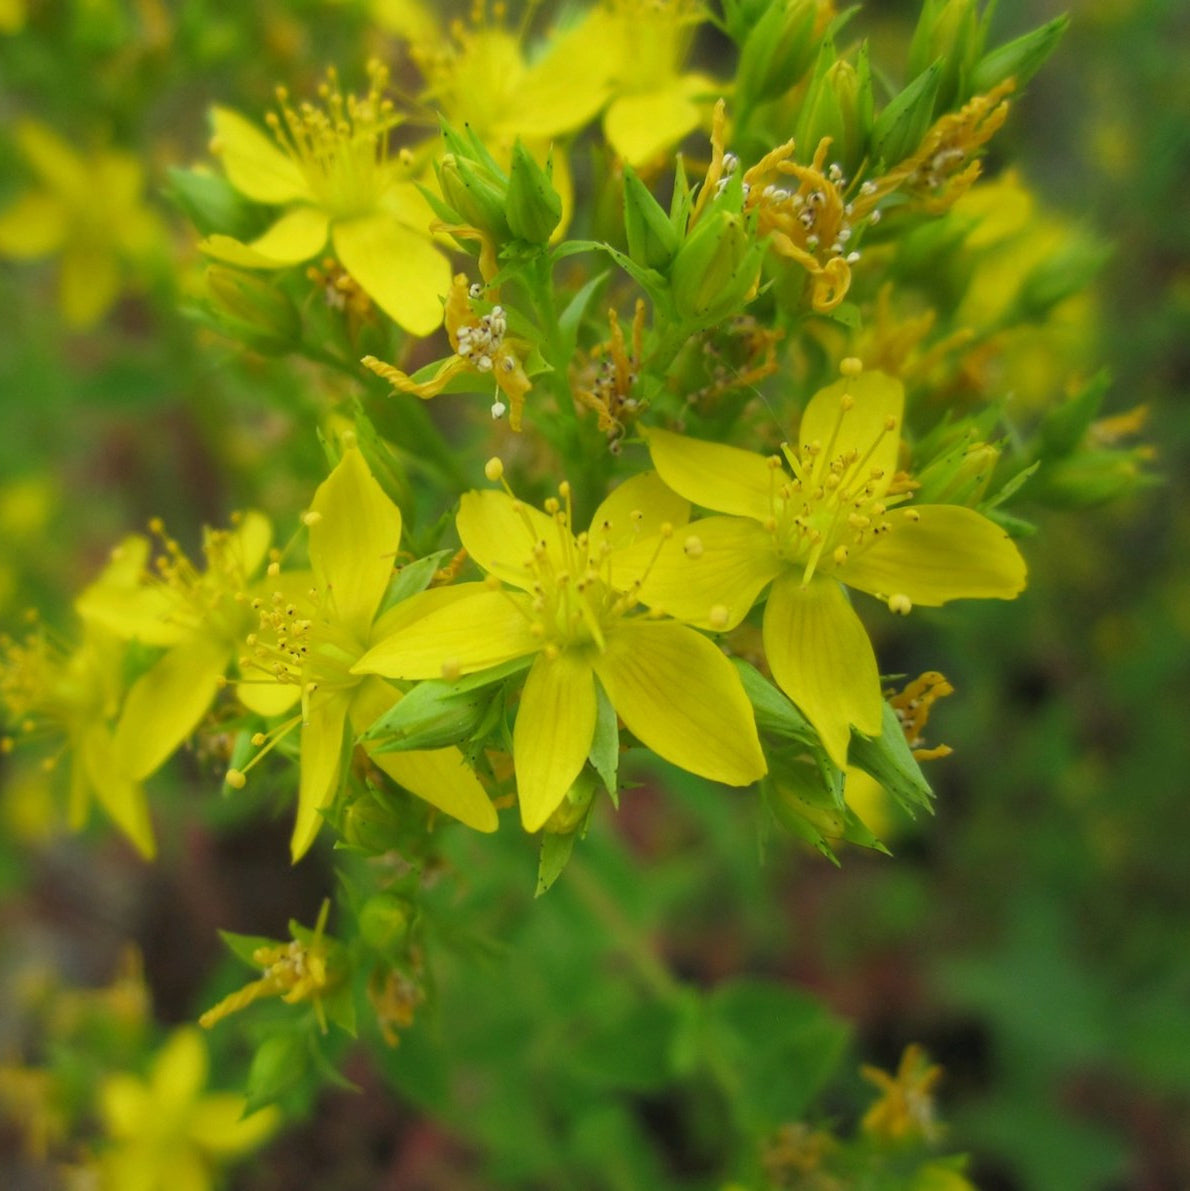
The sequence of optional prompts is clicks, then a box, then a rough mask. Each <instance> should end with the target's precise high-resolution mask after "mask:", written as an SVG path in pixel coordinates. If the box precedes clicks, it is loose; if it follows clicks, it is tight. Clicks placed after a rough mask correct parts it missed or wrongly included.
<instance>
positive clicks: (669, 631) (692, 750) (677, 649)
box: [595, 620, 768, 786]
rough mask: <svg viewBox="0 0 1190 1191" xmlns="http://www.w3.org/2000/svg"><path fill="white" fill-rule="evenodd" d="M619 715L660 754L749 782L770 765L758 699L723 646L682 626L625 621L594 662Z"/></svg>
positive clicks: (705, 773)
mask: <svg viewBox="0 0 1190 1191" xmlns="http://www.w3.org/2000/svg"><path fill="white" fill-rule="evenodd" d="M595 672H596V673H597V674H598V675H599V681H600V682H602V683H603V687H604V689H605V690H606V691H607V695H608V698H609V699H610V700H611V702H612V706H613V707H614V708H615V709H616V712H617V714H618V715H619V716H620V718H621V719H622V720H623V721H624V723H625V724H626V725H627V727H628V730H629V731H630V732H632V734H633V735H634V736H636V737H637V738H638V739H639V740H640V741H641V742H642V743H643V744H645V745H647V746H648V747H649V748H651V749H652V750H653V751H654V752H655V753H656V754H657V755H658V756H659V757H664V758H665V759H666V760H667V761H672V762H673V764H675V765H679V766H681V768H683V769H687V770H689V771H690V772H691V773H697V774H699V775H701V776H702V777H706V778H710V779H711V780H712V781H717V782H726V783H727V784H728V785H730V786H746V785H749V784H750V783H751V782H754V781H757V780H758V779H759V778H761V777H763V776H764V774H765V772H766V770H767V768H768V767H767V766H766V764H765V760H764V754H763V753H762V752H761V749H760V741H759V739H758V738H757V735H756V723H755V719H754V718H753V714H752V706H751V704H750V703H749V702H748V698H747V696H746V695H745V694H744V688H743V686H742V684H741V683H740V679H739V675H738V674H737V673H736V671H735V668H734V667H733V666H732V664H731V663H730V662H729V661H728V660H727V658H726V657H724V655H723V653H722V652H721V651H720V650H719V649H718V648H717V647H716V646H715V645H713V644H712V643H711V642H710V641H708V640H707V639H706V638H705V637H703V636H702V635H701V634H699V633H696V632H695V631H694V630H693V629H688V628H686V627H685V626H683V625H678V624H665V623H658V622H655V621H644V620H638V621H623V622H621V623H620V624H619V625H617V626H616V628H615V631H614V632H612V633H609V635H608V642H607V649H606V650H605V652H604V653H603V654H602V655H601V656H600V657H599V658H597V659H596V661H595Z"/></svg>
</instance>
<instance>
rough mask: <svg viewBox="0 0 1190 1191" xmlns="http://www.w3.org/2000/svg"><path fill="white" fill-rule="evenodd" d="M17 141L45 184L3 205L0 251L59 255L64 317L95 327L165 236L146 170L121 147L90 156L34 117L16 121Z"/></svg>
mask: <svg viewBox="0 0 1190 1191" xmlns="http://www.w3.org/2000/svg"><path fill="white" fill-rule="evenodd" d="M15 140H16V144H17V148H18V149H19V150H20V152H21V155H22V156H23V157H24V158H25V160H26V161H27V162H28V163H29V166H30V168H31V169H32V170H33V172H34V173H35V174H36V175H37V176H38V178H39V179H40V182H41V185H40V187H39V188H38V189H36V190H30V191H27V192H26V193H25V194H23V195H21V196H20V197H19V198H18V199H17V200H16V202H15V203H13V204H12V205H11V206H9V207H7V208H6V209H5V210H4V211H0V256H2V257H10V258H13V259H17V260H35V259H38V258H40V257H46V256H52V255H55V254H58V255H59V256H60V261H59V271H58V303H59V305H60V306H61V309H62V315H63V317H64V318H65V319H66V321H67V322H68V323H70V324H72V325H73V326H76V327H87V326H91V325H92V324H94V323H95V322H97V321H98V320H99V319H100V318H102V317H103V315H104V314H105V313H106V312H107V310H108V308H109V307H110V306H111V304H112V303H113V302H114V301H115V300H116V297H117V296H118V295H119V293H120V290H121V288H122V287H123V286H124V285H125V284H127V283H128V282H129V281H130V280H132V279H133V278H135V276H136V274H137V272H138V270H140V269H141V268H143V266H144V264H145V262H146V260H147V259H148V257H149V256H150V255H151V254H152V252H153V250H154V248H155V246H157V245H158V244H160V243H162V242H163V239H164V233H163V229H162V226H161V223H160V221H159V220H158V218H157V216H156V215H155V214H154V212H153V211H152V210H150V209H149V208H148V207H147V206H146V205H145V202H144V190H145V172H144V169H143V167H142V166H141V164H140V162H139V161H137V159H136V158H135V157H133V156H132V155H131V154H130V153H124V152H121V151H120V150H117V149H107V150H103V151H100V152H97V153H93V154H91V155H89V156H85V157H84V156H82V155H81V154H79V153H77V152H75V150H74V149H72V148H71V147H70V146H69V145H68V144H67V143H66V142H65V141H64V140H62V139H61V138H60V137H59V136H58V135H57V133H55V132H53V131H51V130H50V129H49V128H47V127H46V126H45V125H44V124H39V123H38V122H37V121H35V120H24V121H21V122H20V123H19V124H17V126H16V129H15Z"/></svg>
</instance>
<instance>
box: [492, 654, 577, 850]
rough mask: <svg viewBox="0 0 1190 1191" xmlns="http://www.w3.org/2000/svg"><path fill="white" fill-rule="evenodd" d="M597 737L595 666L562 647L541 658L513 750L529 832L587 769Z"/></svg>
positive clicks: (524, 699) (519, 716) (529, 682)
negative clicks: (584, 764)
mask: <svg viewBox="0 0 1190 1191" xmlns="http://www.w3.org/2000/svg"><path fill="white" fill-rule="evenodd" d="M594 735H595V677H594V675H593V674H592V672H591V664H590V662H588V661H587V660H586V659H585V658H583V657H582V656H581V655H579V654H578V653H575V652H574V651H571V650H564V651H563V652H562V653H560V654H559V655H558V656H557V657H556V658H552V659H551V658H547V657H546V656H545V655H544V654H543V655H542V656H540V657H539V658H538V659H537V660H536V661H535V662H534V663H533V666H532V668H531V669H530V671H529V677H528V678H527V679H526V680H525V689H524V690H523V691H522V692H521V703H520V707H519V709H518V710H517V717H516V727H515V728H514V729H513V734H512V754H513V760H514V762H515V764H516V784H517V798H518V800H519V802H520V804H521V822H522V824H523V825H524V828H525V830H526V831H538V830H540V829H541V828H542V827H543V826H544V825H545V822H546V820H547V819H548V818H549V817H550V815H552V814H553V813H554V811H555V810H557V809H558V806H559V804H560V803H561V801H562V799H563V798H565V797H566V791H567V790H569V789H570V786H571V784H572V783H573V781H574V779H575V778H576V777H578V775H579V773H580V771H581V770H582V768H583V762H584V761H585V760H586V759H587V754H588V753H589V752H590V751H591V740H592V738H593V737H594Z"/></svg>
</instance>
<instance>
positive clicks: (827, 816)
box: [767, 774, 847, 842]
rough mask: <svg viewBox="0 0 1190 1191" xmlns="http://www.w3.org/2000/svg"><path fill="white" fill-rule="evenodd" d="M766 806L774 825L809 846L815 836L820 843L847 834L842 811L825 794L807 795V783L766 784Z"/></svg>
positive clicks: (777, 782)
mask: <svg viewBox="0 0 1190 1191" xmlns="http://www.w3.org/2000/svg"><path fill="white" fill-rule="evenodd" d="M785 776H786V777H789V776H791V775H788V774H787V775H785ZM767 802H768V805H769V809H770V810H771V811H772V812H773V817H774V818H775V819H776V820H777V822H778V823H780V824H781V826H782V827H784V828H785V830H786V831H789V832H791V833H792V834H793V835H796V836H797V837H798V838H799V839H807V838H810V839H811V842H817V841H815V840H813V838H812V836H813V835H814V834H817V835H820V836H822V837H823V838H824V839H828V840H832V839H835V840H837V839H842V838H843V835H844V833H845V832H846V830H847V817H846V815H845V813H844V811H843V808H842V807H840V806H838V805H837V804H836V803H835V801H834V799H833V798H832V797H831V796H830V795H829V794H828V793H827V792H826V791H821V792H819V791H811V789H810V787H809V784H808V783H805V782H792V781H773V782H770V783H768V797H767ZM807 828H809V829H810V831H809V832H808V831H807Z"/></svg>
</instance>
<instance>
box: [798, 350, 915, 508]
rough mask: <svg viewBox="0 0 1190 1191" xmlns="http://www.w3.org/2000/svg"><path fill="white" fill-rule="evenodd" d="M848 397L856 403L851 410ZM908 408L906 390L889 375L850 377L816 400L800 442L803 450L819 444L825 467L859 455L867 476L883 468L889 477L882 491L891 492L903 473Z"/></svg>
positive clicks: (808, 408)
mask: <svg viewBox="0 0 1190 1191" xmlns="http://www.w3.org/2000/svg"><path fill="white" fill-rule="evenodd" d="M844 394H847V395H849V397H850V399H851V401H853V402H854V404H852V405H851V408H850V409H846V410H845V409H844V408H843V398H844ZM904 408H905V390H904V388H903V387H902V385H901V382H900V381H899V380H894V379H893V378H892V377H891V376H885V374H884V373H883V372H861V373H860V374H859V375H858V376H845V377H843V378H842V380H837V381H835V383H834V384H832V385H827V386H826V388H825V389H819V390H818V392H817V393H815V394H814V396H813V397H812V398H811V399H810V404H809V405H807V406H806V412H805V413H804V414H803V415H802V424H801V428H800V429H799V432H798V441H799V442H800V443H801V445H802V447H803V448H804V447H806V446H808V445H810V444H811V443H815V442H816V443H818V444H819V448H820V451H819V454H818V467H820V468H825V467H826V465H827V464H828V463H829V462H830V461H831V460H832V459H834V458H836V457H837V456H839V455H843V454H847V453H848V452H850V451H852V450H854V451H857V452H858V453H859V456H860V458H861V459H865V462H864V465H863V466H864V470H865V472H866V473H868V474H870V473H871V472H872V471H873V470H874V469H876V468H879V469H880V470H881V472H882V474H883V477H884V478H883V484H882V489H883V488H887V486H888V481H889V480H891V479H892V477H893V473H894V472H895V471H896V470H897V453H898V451H899V450H900V445H901V416H902V414H903V412H904ZM890 424H891V427H892V428H891V429H889V425H890ZM869 452H870V453H869Z"/></svg>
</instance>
